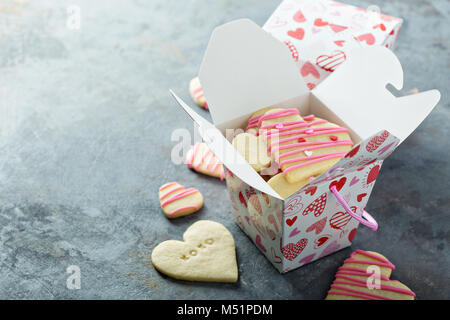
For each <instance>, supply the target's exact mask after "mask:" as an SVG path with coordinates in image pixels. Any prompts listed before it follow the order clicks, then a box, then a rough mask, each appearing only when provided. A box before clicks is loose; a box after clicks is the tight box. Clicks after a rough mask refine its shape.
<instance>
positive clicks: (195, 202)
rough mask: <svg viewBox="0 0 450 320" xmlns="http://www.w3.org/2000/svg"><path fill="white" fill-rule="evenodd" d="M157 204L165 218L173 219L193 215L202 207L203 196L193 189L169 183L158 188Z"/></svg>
mask: <svg viewBox="0 0 450 320" xmlns="http://www.w3.org/2000/svg"><path fill="white" fill-rule="evenodd" d="M159 202H160V203H161V208H162V210H163V212H164V214H165V215H166V217H167V218H169V219H173V218H178V217H183V216H186V215H189V214H191V213H194V212H196V211H198V210H200V208H201V207H202V206H203V195H202V194H201V193H200V191H198V190H197V189H195V188H187V189H186V188H185V187H184V186H182V185H180V184H179V183H178V182H169V183H166V184H164V185H162V186H161V187H160V188H159Z"/></svg>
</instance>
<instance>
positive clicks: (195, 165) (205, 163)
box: [186, 142, 225, 180]
mask: <svg viewBox="0 0 450 320" xmlns="http://www.w3.org/2000/svg"><path fill="white" fill-rule="evenodd" d="M186 164H187V166H188V167H189V168H190V169H193V170H195V171H197V172H200V173H203V174H206V175H208V176H211V177H216V178H219V179H220V180H223V179H224V177H225V170H224V167H223V165H222V163H221V162H220V161H219V159H217V157H216V156H215V155H214V153H213V152H212V151H211V149H209V147H208V146H207V144H206V143H204V142H197V143H196V144H195V145H193V146H191V147H190V149H189V151H188V153H187V155H186Z"/></svg>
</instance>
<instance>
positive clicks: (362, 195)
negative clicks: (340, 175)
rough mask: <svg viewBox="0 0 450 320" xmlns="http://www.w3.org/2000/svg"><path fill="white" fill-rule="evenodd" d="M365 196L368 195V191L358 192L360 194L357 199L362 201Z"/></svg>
mask: <svg viewBox="0 0 450 320" xmlns="http://www.w3.org/2000/svg"><path fill="white" fill-rule="evenodd" d="M365 196H367V193H361V194H358V196H357V197H356V200H357V201H358V202H361V201H362V199H363V198H364V197H365Z"/></svg>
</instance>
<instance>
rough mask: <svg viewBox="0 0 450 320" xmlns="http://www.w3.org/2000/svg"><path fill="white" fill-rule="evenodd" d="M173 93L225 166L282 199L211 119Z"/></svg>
mask: <svg viewBox="0 0 450 320" xmlns="http://www.w3.org/2000/svg"><path fill="white" fill-rule="evenodd" d="M170 93H171V94H172V95H173V97H174V98H175V100H176V101H177V102H178V104H179V105H180V106H181V107H182V108H183V109H184V111H186V113H187V114H188V115H189V116H190V117H191V118H192V120H194V122H195V123H196V124H197V125H198V127H199V128H198V129H199V133H200V135H201V136H202V138H203V140H204V141H205V143H206V144H207V145H208V147H209V148H210V149H211V151H212V152H213V153H214V154H215V156H216V157H217V158H218V159H219V160H220V161H221V162H222V163H223V164H224V165H225V167H226V168H227V169H228V170H230V171H231V172H233V174H234V175H236V176H237V177H239V178H240V179H241V180H242V181H244V182H245V183H247V184H248V185H250V186H252V187H254V188H256V189H258V190H260V191H261V192H264V193H267V194H268V195H270V196H272V197H275V198H278V199H281V197H280V196H279V195H278V193H276V192H275V191H274V190H273V189H272V188H271V187H270V186H269V185H268V184H267V183H266V181H264V179H263V178H261V176H260V175H259V174H258V173H257V172H256V171H255V170H253V168H252V167H251V166H250V165H249V164H248V162H247V161H245V159H244V158H243V157H242V156H241V155H240V154H239V152H237V151H236V149H235V148H234V147H233V146H232V145H231V143H230V142H228V140H227V139H225V137H224V136H223V135H222V133H221V132H220V131H219V130H218V129H216V128H215V127H214V126H213V125H212V124H211V123H210V122H209V121H207V120H205V119H204V118H203V117H201V116H200V115H199V114H198V113H196V112H195V111H194V110H192V108H190V107H189V106H188V105H187V104H186V103H185V102H184V101H183V100H181V99H180V98H179V97H178V96H177V95H176V94H175V93H174V92H173V91H172V90H170Z"/></svg>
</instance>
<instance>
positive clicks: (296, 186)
mask: <svg viewBox="0 0 450 320" xmlns="http://www.w3.org/2000/svg"><path fill="white" fill-rule="evenodd" d="M267 183H268V184H269V186H271V187H272V189H273V190H275V191H276V192H277V193H278V194H279V195H280V196H281V197H282V198H283V199H286V198H287V197H289V196H290V195H292V194H294V193H295V192H297V191H298V190H300V189H301V188H303V187H304V186H306V185H307V184H308V183H309V179H305V180H300V181H299V182H295V183H289V182H288V181H287V180H286V178H285V177H284V176H283V173H278V174H277V175H274V176H273V177H271V178H270V179H269V180H268V181H267Z"/></svg>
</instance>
